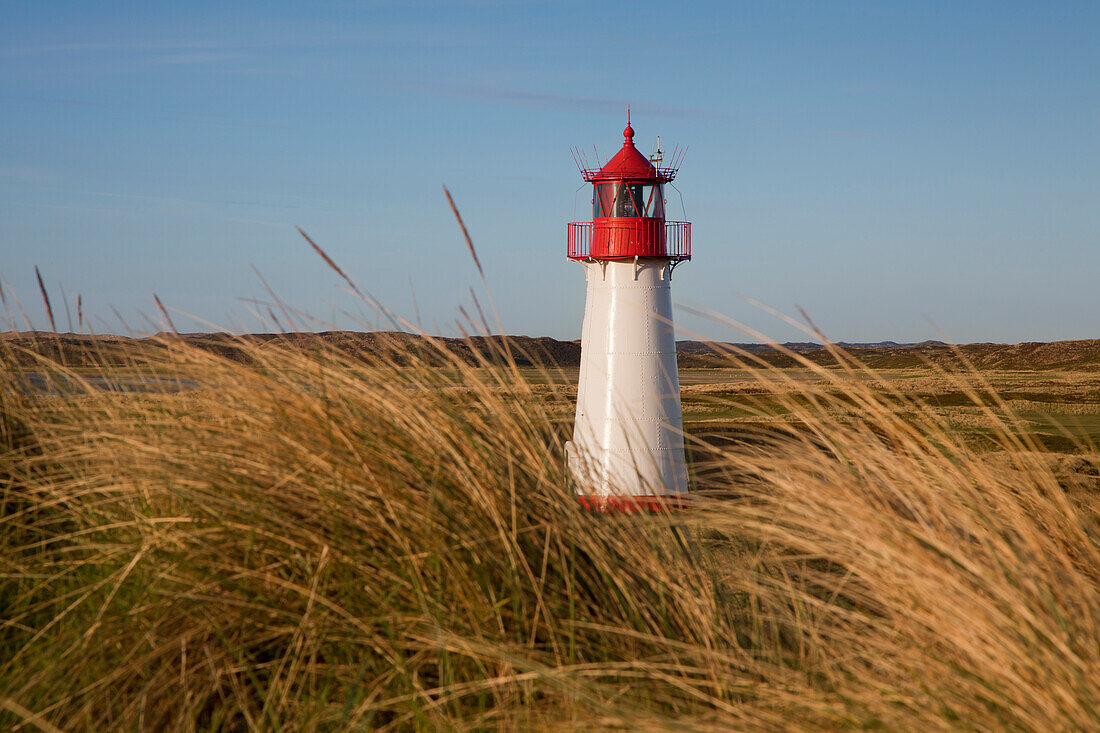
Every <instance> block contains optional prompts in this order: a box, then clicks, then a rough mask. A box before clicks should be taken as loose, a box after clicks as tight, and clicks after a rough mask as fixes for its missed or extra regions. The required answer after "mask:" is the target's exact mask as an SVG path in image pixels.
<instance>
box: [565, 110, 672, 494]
mask: <svg viewBox="0 0 1100 733" xmlns="http://www.w3.org/2000/svg"><path fill="white" fill-rule="evenodd" d="M675 157H676V156H673V158H674V159H675ZM681 157H682V156H681ZM661 163H662V156H661V153H660V150H659V149H658V150H657V152H656V154H655V155H654V156H653V157H652V159H651V158H648V157H646V156H645V155H643V154H642V153H641V152H639V151H638V149H637V148H635V147H634V128H632V127H631V126H630V121H629V116H628V119H627V126H626V129H625V130H623V146H622V148H621V149H620V150H619V151H618V152H617V153H616V154H615V155H614V156H613V157H612V158H611V159H610V160H609V161H608V162H607V164H606V165H604V166H603V167H601V168H599V170H595V169H592V168H589V167H587V166H585V165H583V164H582V163H580V161H578V167H579V168H580V170H581V175H582V176H583V177H584V180H585V181H587V182H589V183H591V184H592V221H585V222H573V223H571V224H569V225H568V227H567V236H566V256H567V257H568V258H569V259H570V260H573V261H575V262H578V263H580V264H581V265H582V266H583V268H584V276H585V280H586V281H587V293H586V295H585V306H584V323H583V325H582V327H581V369H580V380H579V382H578V385H577V415H576V421H575V422H574V426H573V439H572V441H570V442H568V443H566V446H565V447H566V454H567V457H568V461H569V471H570V473H571V474H572V477H573V480H574V483H575V485H576V490H577V494H578V498H579V499H580V502H581V504H582V505H583V506H584V507H586V508H588V509H592V510H597V511H626V512H632V511H658V510H661V509H664V508H671V507H676V506H679V505H680V504H682V503H683V500H684V499H685V498H686V494H687V468H686V466H685V462H684V434H683V417H682V415H681V412H680V378H679V375H678V373H677V369H676V338H675V332H674V329H673V324H672V272H673V270H674V269H675V268H676V266H677V265H678V264H680V263H681V262H684V261H686V260H690V259H691V224H690V223H688V222H684V221H666V220H665V196H664V194H665V191H664V187H665V184H668V183H669V182H671V181H672V179H673V178H674V177H675V176H676V171H677V168H678V165H677V164H676V161H675V160H674V161H673V163H674V165H672V166H671V167H659V166H661Z"/></svg>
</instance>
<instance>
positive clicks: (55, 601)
mask: <svg viewBox="0 0 1100 733" xmlns="http://www.w3.org/2000/svg"><path fill="white" fill-rule="evenodd" d="M366 338H367V337H361V336H350V335H348V336H338V335H329V336H316V337H314V336H309V337H289V336H287V337H270V338H258V337H252V338H245V339H237V338H233V337H226V336H222V337H202V338H179V337H175V336H169V337H162V338H158V339H152V340H147V341H144V342H142V344H141V346H140V348H134V347H133V346H132V344H130V343H129V342H125V341H111V340H100V341H98V342H80V341H78V340H75V339H65V338H56V339H55V338H53V337H50V338H44V339H43V338H40V339H38V340H37V341H33V342H29V341H27V340H26V339H21V338H16V337H7V338H6V339H4V340H3V341H0V361H2V368H0V622H2V626H0V728H4V729H9V728H15V727H17V726H21V727H22V729H24V730H27V729H33V728H35V727H37V728H39V729H44V730H55V729H63V730H87V731H98V730H251V729H265V730H294V731H297V730H343V729H360V730H371V729H382V730H439V729H460V730H463V729H481V730H484V729H499V728H504V729H513V728H519V729H532V730H541V729H578V730H594V729H617V730H623V729H626V730H646V729H651V730H715V731H727V730H736V729H751V730H789V729H792V728H795V729H798V728H802V729H818V730H837V729H868V728H870V729H883V730H919V731H935V730H944V731H948V730H952V731H953V730H1033V731H1052V730H1086V729H1095V728H1097V727H1098V726H1100V533H1098V527H1100V509H1098V506H1097V501H1096V497H1097V492H1096V486H1095V482H1096V479H1095V475H1096V473H1097V471H1096V465H1097V464H1096V450H1095V445H1094V443H1093V440H1092V437H1091V434H1090V433H1089V432H1088V431H1087V430H1086V431H1083V432H1082V431H1078V432H1074V431H1072V430H1068V429H1065V428H1064V426H1062V425H1061V423H1058V424H1054V423H1052V427H1051V432H1052V433H1058V434H1060V435H1062V437H1063V438H1064V439H1065V440H1066V441H1067V444H1066V446H1065V447H1066V448H1067V449H1069V450H1071V451H1072V455H1071V456H1070V455H1053V454H1051V453H1050V452H1049V450H1047V448H1046V447H1045V446H1044V444H1043V442H1042V441H1041V440H1038V439H1037V437H1036V435H1037V434H1038V433H1037V428H1036V425H1037V424H1038V423H1037V422H1036V421H1038V420H1040V419H1041V416H1038V417H1037V416H1036V415H1039V413H1040V412H1041V410H1040V408H1039V407H1035V405H1038V404H1039V401H1038V400H1036V399H1034V398H1035V396H1036V395H1037V394H1038V393H1039V392H1040V391H1043V390H1045V393H1047V394H1056V393H1057V394H1064V392H1061V391H1060V390H1063V387H1064V386H1065V385H1064V384H1063V382H1059V381H1058V380H1064V381H1065V383H1067V384H1068V383H1069V382H1071V381H1072V380H1071V379H1070V378H1068V377H1065V375H1062V374H1053V373H1052V374H1051V376H1050V378H1049V380H1048V382H1049V383H1048V384H1045V385H1036V384H1035V381H1036V380H1035V379H1034V375H1031V376H1029V377H1027V379H1023V380H1021V381H1018V382H1013V381H1012V379H1013V378H1011V377H1005V376H1003V375H1002V376H1000V377H998V379H1002V383H1003V384H1004V385H1006V386H1007V387H1008V390H1007V391H1008V392H1009V396H1008V398H1007V400H1002V399H1001V398H1000V397H999V396H998V394H997V390H993V389H990V388H989V387H990V385H989V384H987V383H986V382H985V380H986V378H987V377H988V376H989V375H988V374H987V373H985V372H975V371H957V370H949V371H945V370H940V369H939V367H938V366H937V365H939V364H943V365H953V364H956V363H957V358H958V357H957V356H952V354H953V353H954V352H952V351H951V350H950V349H949V348H947V347H943V346H935V345H925V346H920V347H907V348H908V350H906V348H899V347H884V348H882V349H874V350H870V351H864V350H859V349H853V352H855V353H857V354H858V355H859V358H860V359H862V360H864V361H869V362H872V363H874V362H876V360H879V359H881V360H884V361H886V362H890V360H891V359H903V358H904V359H915V360H916V362H917V363H920V364H921V367H920V369H914V370H910V371H909V372H905V373H904V374H903V378H898V377H895V376H894V375H892V374H890V373H886V372H881V371H877V370H869V369H865V368H863V367H862V366H861V364H860V363H859V362H857V361H855V360H854V359H853V358H850V357H849V356H846V355H845V354H843V353H840V352H832V353H829V352H824V351H813V350H811V351H809V352H805V351H803V352H802V353H801V354H800V353H799V352H796V351H791V350H788V351H772V352H767V353H757V354H750V353H741V354H740V355H738V354H730V353H725V354H722V353H716V352H714V351H713V348H712V349H711V351H710V353H700V354H698V355H697V354H694V353H693V354H691V355H690V358H698V359H700V360H702V361H701V362H699V363H705V364H707V365H710V366H719V367H722V368H723V369H725V370H727V371H726V372H721V371H720V372H715V373H714V374H716V375H718V376H715V377H711V378H709V380H708V379H703V377H702V376H700V374H701V373H694V372H691V371H690V369H689V370H688V371H687V372H685V374H684V384H685V387H684V401H685V413H686V415H687V417H688V421H689V433H690V439H689V443H690V450H691V453H692V461H693V477H694V481H695V482H696V484H697V485H698V486H699V487H701V488H702V490H701V491H699V492H698V493H697V494H696V496H697V500H696V508H695V509H693V510H691V511H688V512H685V513H681V514H677V515H670V516H627V517H624V516H594V515H590V514H586V513H584V512H582V511H581V510H580V509H579V508H578V506H577V503H576V501H575V499H574V497H573V495H572V487H571V486H570V482H569V479H568V476H567V471H566V467H565V464H564V457H563V450H562V444H563V441H564V437H565V435H566V433H567V431H568V424H569V417H570V415H571V410H572V392H571V388H570V387H569V385H568V381H569V380H568V379H567V378H566V377H564V376H562V375H561V373H560V372H558V371H556V369H555V368H550V367H546V366H538V365H545V364H547V363H549V362H553V363H557V364H565V365H568V363H569V362H568V360H567V359H566V358H565V356H564V355H566V354H567V353H569V352H568V348H566V347H563V350H562V351H560V355H558V354H559V352H555V351H554V349H556V348H557V347H556V346H554V344H548V343H546V342H545V341H539V342H535V341H524V340H509V341H508V342H507V343H503V342H501V341H500V340H492V339H486V340H482V341H473V342H467V343H465V344H458V343H457V342H451V341H438V340H419V339H418V340H417V344H416V348H414V349H410V348H408V344H407V343H405V337H400V338H397V339H396V340H395V339H394V338H388V339H387V338H384V337H370V338H372V339H377V341H376V342H375V343H374V344H372V345H371V347H370V349H368V350H367V351H369V353H370V358H363V353H365V352H364V351H363V350H362V349H361V348H360V347H361V343H362V341H363V340H364V339H366ZM342 339H350V340H352V341H359V344H356V345H355V348H349V346H348V343H347V342H345V341H342ZM554 343H555V344H556V343H557V342H554ZM1074 344H1078V345H1070V346H1065V347H1056V348H1054V349H1047V348H1044V347H1042V346H1037V347H1035V348H1030V347H994V346H990V347H988V348H987V347H985V346H973V347H966V348H965V349H964V350H963V353H964V354H965V355H966V356H967V357H968V358H970V359H972V360H973V361H975V362H977V363H979V364H980V365H988V364H994V363H995V364H998V365H1000V367H1001V368H1006V367H1005V366H1004V365H1005V364H1007V363H1013V362H1011V360H1012V359H1016V358H1028V359H1039V358H1042V359H1046V360H1047V362H1045V363H1046V364H1047V366H1048V367H1049V368H1054V367H1055V366H1060V368H1064V365H1065V364H1074V365H1080V366H1083V367H1087V368H1089V369H1091V368H1093V367H1092V366H1089V365H1091V364H1095V363H1096V362H1095V360H1094V361H1087V360H1088V359H1092V358H1093V357H1092V356H1088V354H1092V353H1093V352H1094V351H1096V350H1097V345H1096V343H1095V342H1074ZM1080 344H1084V345H1080ZM566 346H567V347H569V348H572V346H571V345H566ZM692 348H694V347H692ZM717 348H719V349H721V348H722V347H717ZM1090 349H1091V350H1092V351H1090ZM684 351H687V350H683V351H682V353H684ZM1052 351H1056V352H1057V353H1051V352H1052ZM546 354H550V356H551V357H552V358H547V357H546V356H545V355H546ZM941 354H942V355H945V356H943V357H942V359H941V358H940V355H941ZM922 359H927V360H928V361H927V362H922V361H921V360H922ZM827 360H828V361H830V363H831V367H830V368H827V369H826V368H822V367H821V366H820V363H823V362H825V361H827ZM983 360H985V361H983ZM907 364H909V365H910V366H912V364H911V363H909V362H907ZM528 365H535V366H528ZM788 365H793V367H796V368H790V367H789V366H788ZM689 366H690V364H689ZM1031 366H1032V367H1035V366H1039V365H1038V364H1035V363H1032V364H1031ZM29 372H33V373H34V374H35V375H36V378H37V379H39V380H40V381H39V382H38V383H36V384H38V385H39V386H41V385H46V386H47V387H49V386H51V385H52V387H51V388H49V389H39V388H38V387H35V386H34V385H31V386H28V385H29V383H28V382H27V374H28V373H29ZM165 375H171V376H172V378H174V379H176V380H178V381H180V382H181V383H186V384H188V385H191V386H189V387H188V388H187V389H184V390H183V391H181V392H179V393H174V394H164V393H150V394H137V393H133V391H132V389H131V387H132V386H133V384H134V383H135V380H138V381H140V380H141V379H142V378H143V377H144V378H147V379H149V380H152V381H155V382H156V383H157V384H159V383H160V382H159V381H156V380H161V379H163V378H164V377H165ZM1028 380H1030V382H1029V381H1028ZM112 384H114V385H115V386H116V387H117V388H118V389H117V390H115V391H112V390H111V389H110V387H111V385H112ZM907 385H912V386H907ZM1060 385H1061V386H1060ZM1066 389H1068V388H1066ZM1082 389H1084V388H1082ZM1087 389H1088V390H1095V389H1096V387H1095V386H1090V387H1088V388H1087ZM1074 394H1078V395H1079V396H1080V395H1084V394H1085V392H1080V393H1076V392H1075V393H1074ZM1081 399H1084V398H1083V397H1080V399H1078V398H1074V400H1077V401H1080V400H1081ZM937 400H939V402H937ZM940 403H944V404H940ZM946 403H950V404H946ZM1043 404H1053V402H1052V401H1051V400H1046V402H1044V403H1043ZM1064 404H1065V407H1064V408H1060V409H1063V412H1064V413H1065V414H1070V413H1072V412H1073V409H1076V408H1075V407H1074V405H1076V402H1075V401H1073V400H1071V401H1069V402H1066V403H1064ZM1021 408H1026V409H1027V410H1032V411H1034V412H1035V415H1031V414H1030V413H1029V414H1027V415H1025V414H1023V413H1021V411H1020V410H1021ZM1071 408H1072V409H1071ZM1042 414H1043V415H1045V414H1046V413H1042ZM1059 414H1062V413H1059ZM1084 417H1087V415H1085V416H1084ZM978 438H980V444H979V443H978V442H976V440H977V439H978Z"/></svg>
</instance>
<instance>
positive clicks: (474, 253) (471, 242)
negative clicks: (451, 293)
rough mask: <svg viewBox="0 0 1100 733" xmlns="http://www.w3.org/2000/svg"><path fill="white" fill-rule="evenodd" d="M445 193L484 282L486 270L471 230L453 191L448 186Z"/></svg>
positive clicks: (444, 190)
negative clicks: (452, 196)
mask: <svg viewBox="0 0 1100 733" xmlns="http://www.w3.org/2000/svg"><path fill="white" fill-rule="evenodd" d="M443 195H445V196H446V197H447V205H448V206H450V207H451V213H452V214H454V217H455V221H457V222H458V226H459V227H460V228H461V229H462V237H463V238H464V239H465V240H466V246H467V247H468V248H469V250H470V257H471V258H472V259H473V261H474V266H475V267H477V274H478V275H480V276H481V280H482V282H484V281H485V270H483V269H481V260H479V259H478V257H477V250H476V249H474V240H472V239H470V232H468V231H466V222H464V221H463V220H462V214H460V213H458V207H457V206H455V200H454V199H453V198H451V191H450V189H448V188H447V187H446V186H444V187H443Z"/></svg>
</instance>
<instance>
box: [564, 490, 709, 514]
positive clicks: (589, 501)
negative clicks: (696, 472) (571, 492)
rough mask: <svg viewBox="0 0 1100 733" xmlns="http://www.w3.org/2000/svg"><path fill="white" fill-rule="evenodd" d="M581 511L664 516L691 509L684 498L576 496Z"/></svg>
mask: <svg viewBox="0 0 1100 733" xmlns="http://www.w3.org/2000/svg"><path fill="white" fill-rule="evenodd" d="M577 501H579V502H580V505H581V507H582V508H583V509H586V510H588V511H590V512H596V513H599V514H642V513H645V514H665V513H667V512H679V511H684V510H686V509H690V508H691V498H690V497H686V496H589V495H585V494H578V495H577Z"/></svg>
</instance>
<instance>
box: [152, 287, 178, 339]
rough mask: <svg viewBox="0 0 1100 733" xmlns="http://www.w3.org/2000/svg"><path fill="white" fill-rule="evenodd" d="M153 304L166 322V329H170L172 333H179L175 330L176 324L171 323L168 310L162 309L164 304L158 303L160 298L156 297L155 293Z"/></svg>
mask: <svg viewBox="0 0 1100 733" xmlns="http://www.w3.org/2000/svg"><path fill="white" fill-rule="evenodd" d="M153 302H155V303H156V304H157V310H159V311H160V314H161V315H162V316H164V320H165V321H167V322H168V328H170V329H172V333H179V331H177V330H176V324H174V323H172V316H170V315H168V310H167V309H166V308H165V307H164V303H161V302H160V298H159V297H157V294H156V293H153Z"/></svg>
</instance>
